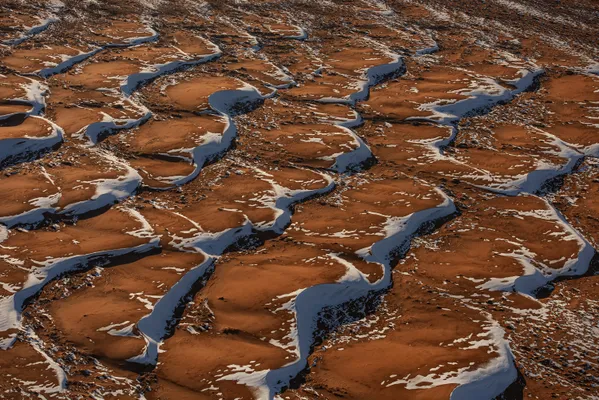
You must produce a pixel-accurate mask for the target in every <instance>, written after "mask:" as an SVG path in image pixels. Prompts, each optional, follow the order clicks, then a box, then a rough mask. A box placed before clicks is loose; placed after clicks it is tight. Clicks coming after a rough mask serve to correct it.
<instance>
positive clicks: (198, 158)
mask: <svg viewBox="0 0 599 400" xmlns="http://www.w3.org/2000/svg"><path fill="white" fill-rule="evenodd" d="M267 97H268V96H264V95H262V94H261V93H260V92H259V91H258V89H256V88H255V87H254V86H251V85H248V84H245V83H244V86H243V87H240V88H238V89H232V90H220V91H217V92H214V93H212V94H211V95H210V96H209V97H208V104H209V105H210V108H212V110H213V111H215V112H216V113H217V114H218V115H220V116H221V117H222V118H223V119H224V120H225V122H226V123H225V129H224V131H223V133H222V135H206V136H205V137H204V141H203V143H201V144H200V145H199V146H196V147H194V148H191V149H189V150H188V151H189V153H190V154H191V159H192V160H193V164H194V166H195V169H194V171H193V172H192V173H191V174H189V175H187V176H184V177H177V178H175V179H174V180H171V181H169V182H168V183H169V184H171V185H173V186H181V185H184V184H186V183H187V182H190V181H191V180H193V179H195V178H196V177H197V176H198V175H199V174H200V172H201V170H202V168H204V166H206V165H207V164H208V163H210V162H211V161H213V160H215V159H217V158H219V157H220V156H221V155H222V154H223V153H225V152H226V151H227V150H228V149H229V148H231V146H232V145H233V142H234V141H235V138H236V137H237V127H236V126H235V121H234V120H233V117H234V116H235V115H238V114H239V113H241V112H243V111H245V110H247V109H249V108H252V107H254V106H256V105H257V104H261V103H262V102H263V101H264V100H265V99H266V98H267ZM178 151H179V150H178Z"/></svg>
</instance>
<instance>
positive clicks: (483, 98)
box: [406, 68, 545, 126]
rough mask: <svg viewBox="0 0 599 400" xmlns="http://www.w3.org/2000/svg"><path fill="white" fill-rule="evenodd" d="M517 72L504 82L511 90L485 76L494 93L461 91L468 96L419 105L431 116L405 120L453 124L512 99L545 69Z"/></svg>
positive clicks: (484, 90) (527, 87)
mask: <svg viewBox="0 0 599 400" xmlns="http://www.w3.org/2000/svg"><path fill="white" fill-rule="evenodd" d="M519 72H520V75H521V77H520V78H518V79H514V80H511V81H506V83H508V84H510V85H513V86H514V89H512V90H510V89H507V88H505V87H503V86H501V85H499V84H498V83H497V82H495V80H493V79H491V78H487V79H484V81H485V82H486V83H487V84H488V85H489V87H491V88H492V89H493V90H494V92H495V93H491V92H490V91H488V90H486V89H487V88H484V87H482V88H476V89H473V90H470V91H468V92H464V93H461V94H462V95H465V96H469V97H468V98H466V99H463V100H459V101H456V102H455V103H451V104H445V105H438V104H437V103H427V104H423V105H421V106H420V107H419V110H420V111H430V112H431V113H432V114H433V115H432V116H431V117H410V118H407V119H406V120H415V121H428V122H433V123H437V124H439V125H446V126H455V125H456V124H457V123H458V122H459V121H460V120H461V119H462V118H464V117H467V116H470V115H473V114H478V113H482V112H484V111H486V110H489V109H491V108H493V107H495V106H496V105H498V104H501V103H506V102H508V101H510V100H512V99H513V98H514V97H515V96H516V95H518V94H520V93H522V92H524V91H526V90H528V89H529V88H530V87H532V86H533V85H534V84H535V81H536V79H537V78H538V77H539V76H540V75H541V74H543V73H544V72H545V71H544V70H543V69H540V68H536V69H532V70H528V69H522V70H520V71H519Z"/></svg>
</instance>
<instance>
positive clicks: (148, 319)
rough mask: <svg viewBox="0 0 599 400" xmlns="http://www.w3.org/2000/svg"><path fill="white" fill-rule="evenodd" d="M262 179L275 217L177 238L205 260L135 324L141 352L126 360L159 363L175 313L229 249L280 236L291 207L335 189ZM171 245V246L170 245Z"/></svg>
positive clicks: (289, 216) (185, 246) (332, 184)
mask: <svg viewBox="0 0 599 400" xmlns="http://www.w3.org/2000/svg"><path fill="white" fill-rule="evenodd" d="M257 172H258V173H260V174H262V175H264V176H265V178H266V180H267V181H270V183H271V184H272V185H273V191H274V196H273V197H272V200H271V202H269V206H270V207H271V208H272V209H273V210H274V211H275V218H274V220H273V221H271V222H269V223H264V224H260V225H254V224H253V223H252V222H250V221H249V220H247V219H246V222H245V223H244V224H243V225H241V226H238V227H236V228H232V229H227V230H225V231H223V232H219V233H201V234H199V235H197V236H194V237H192V238H189V239H183V238H179V241H180V244H177V247H178V248H180V249H181V250H183V251H195V252H199V253H201V254H203V255H204V256H205V257H206V261H204V262H203V263H202V264H200V265H198V266H196V267H195V268H193V269H191V270H190V271H189V272H187V273H186V274H185V275H184V276H183V277H182V278H181V279H180V280H179V281H178V282H177V283H176V284H175V285H174V286H173V287H172V288H171V289H170V290H169V291H168V292H167V293H166V294H165V295H164V296H163V297H162V298H160V300H158V302H157V303H156V304H155V305H154V308H153V309H152V312H150V314H148V315H146V316H145V317H143V318H142V319H141V320H140V321H139V322H138V324H137V329H138V330H139V332H141V333H142V335H143V337H144V339H145V340H146V348H145V350H144V352H143V353H142V354H140V355H138V356H136V357H133V358H131V359H129V361H132V362H137V363H140V364H151V365H155V364H156V363H157V362H158V354H159V353H160V345H161V343H162V340H163V339H164V337H165V336H166V335H167V333H168V329H169V326H170V323H171V321H172V320H173V318H174V314H175V310H176V309H177V308H178V307H179V306H180V305H181V304H182V301H183V299H184V298H185V296H187V295H188V293H189V292H190V290H191V288H192V286H193V285H194V284H195V283H196V282H197V281H198V280H199V279H201V278H202V277H203V276H205V275H206V274H207V272H208V271H209V270H210V269H211V268H212V267H213V265H214V262H215V261H216V260H218V258H219V256H221V255H222V254H223V253H224V252H225V251H226V250H227V249H228V248H229V247H231V246H233V245H235V244H236V243H238V242H240V241H242V240H247V239H249V238H251V237H252V236H254V235H256V234H257V233H260V232H263V233H268V232H271V233H274V234H277V235H279V234H281V233H283V231H284V229H285V227H287V226H288V225H289V223H290V222H291V214H292V207H293V205H294V204H296V203H299V202H301V201H304V200H307V199H308V198H311V197H313V196H319V195H322V194H325V193H328V192H330V191H331V190H333V189H334V187H335V184H334V182H333V180H332V179H331V178H330V177H329V176H328V175H326V174H320V176H321V177H322V178H323V179H324V180H325V181H326V182H327V185H326V186H325V187H323V188H320V189H315V190H290V189H288V188H285V187H283V186H280V185H278V184H277V183H276V182H274V181H273V180H269V179H268V177H269V174H268V173H266V172H264V171H260V170H258V171H257ZM173 244H174V243H173Z"/></svg>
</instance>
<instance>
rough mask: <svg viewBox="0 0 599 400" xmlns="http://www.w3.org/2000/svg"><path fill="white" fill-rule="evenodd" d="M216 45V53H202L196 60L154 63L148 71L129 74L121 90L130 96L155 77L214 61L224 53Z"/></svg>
mask: <svg viewBox="0 0 599 400" xmlns="http://www.w3.org/2000/svg"><path fill="white" fill-rule="evenodd" d="M214 47H215V50H216V51H215V52H214V53H212V54H207V55H202V56H201V57H200V58H198V59H195V60H186V61H182V60H176V61H172V62H168V63H165V64H156V65H152V66H151V67H150V68H149V69H148V70H147V71H143V72H139V73H136V74H132V75H129V76H128V77H127V78H126V79H125V81H124V82H123V83H122V84H121V92H123V94H124V95H125V96H127V97H129V96H131V94H132V93H133V92H134V91H135V90H136V89H138V88H139V87H140V86H142V85H144V84H146V83H148V82H150V81H151V80H153V79H156V78H157V77H159V76H162V75H166V74H169V73H172V72H174V71H177V70H180V69H181V68H185V67H189V66H193V65H199V64H204V63H207V62H209V61H213V60H215V59H217V58H219V57H220V56H221V54H222V52H221V50H220V49H219V48H218V47H217V46H214Z"/></svg>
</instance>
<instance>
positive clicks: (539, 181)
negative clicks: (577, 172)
mask: <svg viewBox="0 0 599 400" xmlns="http://www.w3.org/2000/svg"><path fill="white" fill-rule="evenodd" d="M534 130H535V131H537V132H539V133H542V134H544V135H545V136H547V137H548V138H549V139H551V144H552V145H553V146H555V147H557V148H558V149H559V151H557V152H554V151H550V152H548V153H550V154H553V155H556V156H558V157H561V158H564V159H566V160H567V161H566V163H565V164H562V165H554V164H547V163H542V164H540V165H537V167H538V168H537V169H535V170H534V171H531V172H529V173H526V174H523V175H522V176H521V177H520V178H518V179H516V180H513V181H510V182H506V183H503V184H498V185H493V186H485V185H476V186H477V187H480V188H481V189H485V190H488V191H490V192H494V193H498V194H503V195H506V196H517V195H519V194H536V193H539V192H541V191H542V190H543V188H544V187H545V186H546V185H547V183H549V182H551V181H552V180H553V179H555V178H557V177H560V176H563V175H568V174H571V173H572V172H573V171H574V168H576V166H577V165H578V164H579V163H580V161H582V160H583V159H584V157H585V155H587V154H593V152H594V151H596V150H594V149H591V148H590V147H588V148H582V149H577V148H576V146H573V145H571V144H569V143H566V142H564V141H563V140H561V139H559V138H557V137H556V136H555V135H552V134H550V133H548V132H545V131H543V130H541V129H538V128H534Z"/></svg>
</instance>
